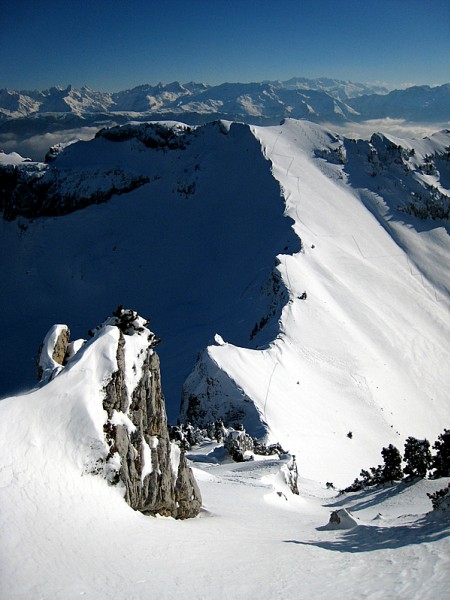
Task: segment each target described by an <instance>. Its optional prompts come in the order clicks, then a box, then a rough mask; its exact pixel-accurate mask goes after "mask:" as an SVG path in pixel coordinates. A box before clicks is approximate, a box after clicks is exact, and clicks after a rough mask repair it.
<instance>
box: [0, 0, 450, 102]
mask: <svg viewBox="0 0 450 600" xmlns="http://www.w3.org/2000/svg"><path fill="white" fill-rule="evenodd" d="M449 18H450V5H449V4H448V3H447V2H446V1H445V0H430V2H428V3H427V5H426V6H424V5H423V4H422V2H420V1H419V0H411V1H410V2H408V5H407V6H405V5H404V4H403V3H392V2H389V1H388V0H379V2H378V3H377V6H376V8H373V7H372V6H362V5H361V4H360V2H359V1H357V0H347V1H346V2H345V3H343V5H341V6H337V5H336V3H335V2H332V1H331V0H324V1H323V2H321V3H320V4H318V3H317V2H313V1H312V0H302V1H301V2H298V1H294V0H281V2H280V3H278V4H277V6H276V7H275V8H274V6H273V4H272V3H271V2H269V1H268V0H259V1H258V2H257V3H256V2H252V1H251V0H250V1H249V2H245V3H242V2H239V1H238V0H228V2H226V3H224V2H222V1H219V0H191V2H189V3H186V2H182V1H181V0H169V1H168V2H166V3H165V4H164V6H162V5H160V4H158V3H156V2H144V1H143V0H132V1H131V2H129V3H127V5H126V6H124V5H123V3H120V2H118V1H117V0H110V1H109V2H105V1H104V0H95V1H92V2H90V3H86V2H84V1H82V0H75V1H72V2H68V0H62V1H60V2H56V0H51V1H50V2H49V3H47V5H46V10H42V8H41V7H40V6H39V5H38V4H37V3H36V2H33V1H32V0H24V1H23V2H21V3H20V5H16V4H12V3H11V4H8V5H6V6H5V7H3V14H2V22H1V24H0V51H1V53H2V57H3V77H2V82H1V87H2V88H6V89H11V90H21V91H22V90H46V89H49V88H51V87H56V86H61V87H62V88H63V89H65V88H66V87H67V85H65V84H64V82H67V81H70V84H71V85H73V87H74V88H81V87H83V86H86V87H89V88H91V89H94V90H102V91H105V92H115V91H120V90H124V89H130V88H134V87H137V86H139V85H145V84H143V83H142V82H147V81H150V82H152V81H155V82H174V81H178V82H191V81H194V82H203V83H207V84H208V85H210V86H215V85H219V84H221V83H243V84H244V83H255V82H261V81H276V80H281V81H286V80H289V79H291V78H292V77H304V78H306V79H318V78H323V77H325V78H330V79H339V80H342V81H350V82H358V83H369V84H377V85H383V86H386V87H389V88H394V89H399V88H404V87H410V86H412V85H430V86H436V85H442V84H445V83H448V72H449V69H448V66H449V64H448V63H449V61H448V58H447V60H445V57H448V56H449V43H448V31H447V23H448V20H449ZM297 73H301V75H296V74H297ZM148 85H157V84H152V83H150V84H148Z"/></svg>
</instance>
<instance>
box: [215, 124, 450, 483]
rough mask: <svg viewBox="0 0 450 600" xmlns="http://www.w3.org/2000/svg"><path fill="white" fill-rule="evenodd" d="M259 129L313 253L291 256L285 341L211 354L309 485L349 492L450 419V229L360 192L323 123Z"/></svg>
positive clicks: (283, 258)
mask: <svg viewBox="0 0 450 600" xmlns="http://www.w3.org/2000/svg"><path fill="white" fill-rule="evenodd" d="M252 129H253V131H254V133H255V135H256V136H257V137H258V138H259V139H260V142H261V144H262V147H263V150H264V152H265V155H266V156H267V157H268V158H269V159H270V160H271V161H272V165H273V174H274V176H275V177H276V178H277V179H278V181H279V182H280V184H281V186H282V189H283V193H284V196H285V199H286V215H287V216H289V217H291V218H292V219H294V221H295V224H294V229H295V231H296V233H297V234H298V235H299V236H300V237H301V239H302V243H303V251H302V252H299V253H297V254H294V255H292V256H290V255H279V256H278V258H279V260H280V263H281V264H280V266H279V270H280V272H281V274H282V277H283V281H284V282H285V284H286V285H287V288H288V290H289V296H290V300H289V302H288V303H287V304H286V305H285V307H284V309H283V313H282V316H281V321H280V326H281V332H280V334H279V335H278V337H277V339H276V340H275V341H274V342H272V343H271V344H270V345H269V346H268V347H266V348H263V349H249V348H242V347H237V346H235V345H233V344H223V345H217V344H216V345H211V346H209V347H208V350H207V353H208V356H209V359H211V360H212V362H213V363H214V364H215V365H217V366H218V367H219V368H220V369H221V370H223V371H224V372H225V373H226V374H227V375H228V376H229V377H230V378H231V379H232V380H233V381H234V382H235V383H236V386H237V390H238V391H237V392H236V397H237V395H238V394H239V393H240V394H242V392H243V393H244V394H245V396H246V397H248V398H251V399H252V401H253V402H254V404H255V405H256V408H257V410H258V412H259V414H260V416H261V419H262V420H263V421H264V422H265V423H267V424H268V427H269V441H270V442H280V443H281V444H282V446H283V447H285V448H287V449H289V450H290V451H291V452H292V453H294V454H296V455H298V457H299V461H300V468H301V471H302V472H303V473H304V475H305V476H306V477H308V478H311V479H315V478H318V479H319V480H321V481H327V480H330V478H331V480H333V481H334V482H335V483H337V484H338V485H344V484H347V483H349V482H350V481H351V480H352V479H353V478H354V477H355V473H358V472H359V469H360V466H361V465H365V466H366V467H369V466H373V465H374V464H377V463H378V462H379V453H380V449H381V446H383V445H387V444H389V443H393V444H394V445H397V446H399V447H401V448H402V447H403V443H404V440H405V439H406V437H408V436H409V435H413V436H415V437H418V438H424V437H427V438H429V439H430V440H435V439H436V437H437V435H438V434H439V432H440V431H442V429H443V427H444V424H445V423H448V418H449V414H450V406H449V401H448V389H449V388H450V361H449V352H448V350H449V344H448V340H449V339H450V319H449V298H448V292H449V281H450V272H449V265H450V243H449V237H448V232H447V229H448V224H447V225H446V224H445V223H444V222H440V223H439V222H438V223H433V222H431V225H428V226H427V227H424V228H423V229H422V230H419V231H417V230H414V229H413V228H412V227H411V225H410V224H409V223H410V222H411V220H409V221H408V219H407V217H406V215H405V221H406V222H402V221H399V220H396V219H394V218H393V216H392V214H390V212H389V207H388V206H387V204H386V202H383V198H382V197H380V196H379V195H377V194H374V193H370V192H369V191H368V190H367V189H355V188H353V187H350V186H349V185H348V179H347V177H346V174H345V173H344V172H343V167H342V165H330V164H329V163H326V162H325V161H323V160H321V159H317V158H315V151H316V149H317V148H322V147H326V146H328V147H330V146H332V143H330V140H331V139H333V138H332V136H331V137H330V134H328V133H327V132H326V131H325V130H323V129H322V128H321V127H319V126H316V125H314V124H312V123H307V122H300V121H292V120H288V121H286V122H285V124H284V125H282V126H280V127H267V128H259V127H254V128H252ZM334 139H336V138H334ZM446 139H447V144H448V137H447V138H446ZM397 141H399V140H397ZM438 144H441V147H444V143H443V140H442V139H440V138H439V136H436V137H435V138H434V139H432V140H428V142H427V141H426V140H424V141H423V142H419V144H418V149H417V155H419V153H420V152H422V153H423V154H426V153H431V152H432V148H433V147H435V146H436V145H438ZM419 158H420V155H419V156H418V159H419ZM367 179H369V176H367ZM415 224H416V225H418V226H420V225H419V222H418V220H417V219H416V220H415ZM305 290H306V291H307V299H306V300H301V299H300V296H301V294H302V292H303V291H305ZM219 334H220V331H219ZM437 365H439V368H436V367H437ZM226 391H227V393H228V390H226ZM218 394H219V395H220V392H218ZM350 432H352V437H351V438H350V437H347V434H348V433H350Z"/></svg>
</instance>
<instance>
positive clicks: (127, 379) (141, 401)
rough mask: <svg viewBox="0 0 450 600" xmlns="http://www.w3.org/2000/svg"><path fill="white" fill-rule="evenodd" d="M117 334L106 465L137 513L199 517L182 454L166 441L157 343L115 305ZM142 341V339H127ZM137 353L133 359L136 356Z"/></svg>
mask: <svg viewBox="0 0 450 600" xmlns="http://www.w3.org/2000/svg"><path fill="white" fill-rule="evenodd" d="M106 323H107V324H108V325H111V324H114V325H115V326H117V327H118V328H119V330H120V334H119V342H118V345H117V370H116V371H115V372H114V373H113V374H112V377H111V379H110V381H109V382H108V384H107V385H106V386H105V389H104V398H103V407H104V409H105V411H106V413H107V415H108V418H107V421H106V423H105V426H104V431H105V435H106V438H107V442H108V444H109V447H110V450H109V455H108V457H107V461H106V462H107V463H108V462H109V463H110V464H112V465H113V470H114V465H118V468H117V469H116V477H117V479H118V480H120V481H121V482H122V483H123V485H124V486H125V499H126V501H127V502H128V504H129V505H130V506H131V507H132V508H134V509H135V510H139V511H141V512H143V513H146V514H151V515H156V514H160V515H164V516H172V517H175V518H177V519H185V518H189V517H194V516H195V515H197V514H198V513H199V511H200V508H201V495H200V491H199V489H198V486H197V484H196V482H195V479H194V476H193V474H192V471H191V469H190V467H189V466H188V464H187V462H186V458H185V456H184V453H183V452H181V451H180V450H179V449H178V447H177V446H175V445H172V444H171V443H170V440H169V430H168V425H167V416H166V409H165V401H164V396H163V394H162V390H161V375H160V368H159V358H158V355H157V354H156V353H155V352H154V350H153V348H154V346H155V345H156V344H157V343H158V341H159V340H157V338H156V337H155V336H154V334H153V333H151V332H150V331H149V330H148V329H147V327H146V325H147V324H148V323H147V322H146V321H144V320H143V319H142V318H141V317H138V315H137V314H136V313H134V312H133V311H129V310H125V309H122V308H121V307H119V309H118V310H117V311H116V312H115V313H114V315H113V317H112V320H111V319H108V320H107V321H106ZM137 336H138V337H140V338H141V340H140V341H136V340H130V338H136V337H137ZM136 351H137V355H136Z"/></svg>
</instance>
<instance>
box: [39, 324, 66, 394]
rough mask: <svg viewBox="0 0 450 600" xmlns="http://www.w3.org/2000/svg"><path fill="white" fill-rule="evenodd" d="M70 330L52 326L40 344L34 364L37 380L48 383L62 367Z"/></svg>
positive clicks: (62, 326)
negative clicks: (35, 365) (35, 364)
mask: <svg viewBox="0 0 450 600" xmlns="http://www.w3.org/2000/svg"><path fill="white" fill-rule="evenodd" d="M69 337H70V330H69V328H68V327H67V325H53V327H51V328H50V329H49V331H48V333H47V335H46V336H45V338H44V341H43V342H42V344H41V346H40V348H39V351H38V355H37V359H36V363H37V376H38V380H39V381H40V382H42V383H46V382H48V381H50V380H51V379H52V378H53V377H54V376H55V375H56V374H57V373H58V372H59V371H60V369H61V367H62V366H63V365H64V361H65V358H66V353H67V347H68V345H69Z"/></svg>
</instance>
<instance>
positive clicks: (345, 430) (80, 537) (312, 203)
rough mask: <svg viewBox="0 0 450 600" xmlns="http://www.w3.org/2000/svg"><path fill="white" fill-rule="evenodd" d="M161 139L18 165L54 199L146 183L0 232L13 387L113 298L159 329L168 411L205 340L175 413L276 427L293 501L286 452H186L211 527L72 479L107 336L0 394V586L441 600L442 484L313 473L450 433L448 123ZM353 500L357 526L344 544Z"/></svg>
mask: <svg viewBox="0 0 450 600" xmlns="http://www.w3.org/2000/svg"><path fill="white" fill-rule="evenodd" d="M168 127H169V130H172V132H173V133H174V135H175V137H177V139H178V137H179V140H178V141H177V143H176V144H175V145H174V147H173V148H169V147H168V146H167V145H166V146H164V145H163V146H161V147H151V144H149V145H146V144H145V143H144V142H145V140H147V141H148V138H147V137H146V136H147V134H148V133H149V132H148V131H147V130H146V128H145V127H143V126H142V125H138V126H129V127H127V128H126V129H122V130H116V131H115V132H113V133H112V134H111V135H109V134H108V135H106V136H104V135H102V136H99V137H97V138H96V139H95V140H94V141H92V142H88V143H78V144H72V145H71V146H68V147H67V148H65V149H64V150H63V151H62V152H61V153H60V154H58V155H57V157H56V160H55V161H53V162H52V163H51V165H49V166H48V167H47V168H45V166H41V167H39V166H36V165H33V164H32V165H30V177H45V176H47V177H49V178H50V179H51V178H53V179H54V180H55V181H58V182H59V192H60V193H61V196H60V197H61V198H64V199H66V200H67V199H69V197H70V192H71V190H74V189H75V190H76V189H77V185H82V186H88V187H89V186H90V187H89V189H90V190H91V191H93V192H94V193H95V192H96V191H98V189H99V186H103V185H106V183H107V181H108V178H107V177H104V174H105V173H108V172H111V170H113V172H114V169H119V170H122V171H123V172H126V173H131V174H134V175H139V176H145V177H147V178H148V180H149V181H148V183H145V184H144V185H142V186H141V187H139V188H138V189H135V190H134V191H132V192H129V193H125V194H122V195H120V196H117V195H113V196H112V197H111V199H110V200H108V201H107V202H105V203H103V204H93V205H91V206H88V207H86V208H83V209H82V210H76V211H74V212H71V213H70V214H66V215H64V216H59V217H57V216H46V217H42V216H41V217H37V218H34V219H26V218H25V217H23V216H19V217H17V218H16V220H13V221H6V220H4V219H2V220H1V222H0V228H1V231H0V244H1V250H0V271H1V273H2V287H1V291H0V294H1V298H0V302H1V306H2V311H1V314H0V319H1V321H0V330H1V332H2V345H1V352H2V354H1V360H0V364H1V367H2V369H3V371H2V384H3V389H4V390H6V389H7V388H8V387H9V388H10V389H11V388H12V387H13V386H16V387H17V386H18V385H23V386H24V387H25V386H27V387H28V386H29V385H30V382H31V379H32V371H33V370H34V364H33V360H34V358H33V357H34V355H35V352H36V350H37V348H38V345H39V342H40V340H41V339H42V336H43V333H44V332H45V331H47V330H48V328H49V326H50V325H51V324H53V323H58V322H59V323H60V322H68V323H70V325H71V329H72V333H73V334H74V336H75V337H86V329H87V328H88V327H92V326H93V325H95V324H96V323H97V322H99V321H100V320H101V319H103V317H104V316H105V315H106V314H109V313H110V311H111V308H114V307H115V306H117V304H118V303H126V304H129V305H133V306H136V307H137V308H138V309H139V312H142V313H143V314H146V315H149V316H150V317H151V318H152V324H151V325H152V329H154V330H155V331H156V332H157V333H158V335H159V336H161V337H162V338H163V343H162V344H161V345H160V346H158V348H159V349H160V350H159V351H158V353H159V354H160V356H161V362H162V367H163V374H162V386H163V391H164V392H165V393H166V395H167V398H168V401H169V404H170V406H169V409H170V413H171V418H172V420H174V418H176V416H177V414H178V397H179V393H180V390H181V385H182V383H183V381H184V380H185V378H186V376H187V375H188V373H189V370H190V369H192V367H193V366H194V363H195V360H196V356H197V353H198V352H199V351H202V349H203V348H204V347H205V346H207V345H208V344H209V345H208V346H207V348H206V349H205V350H203V351H202V352H200V355H199V357H198V361H197V363H196V365H195V367H194V370H193V372H192V373H191V375H190V376H189V377H188V379H187V381H186V383H185V393H186V400H187V401H189V399H190V396H193V395H197V398H196V399H197V400H198V405H197V406H200V407H207V408H208V410H210V411H211V412H210V414H213V412H214V410H215V409H216V407H221V410H225V411H226V410H228V409H230V408H232V409H233V410H238V411H241V413H242V415H243V417H244V419H245V420H246V425H247V426H248V427H249V429H250V430H252V432H258V433H259V432H261V427H262V426H263V425H264V426H266V427H267V428H268V434H269V437H270V438H271V440H273V441H278V442H281V443H282V445H283V446H285V447H287V448H288V449H289V450H290V451H291V452H293V453H295V454H296V455H297V463H298V466H299V470H300V474H301V475H302V477H301V479H300V480H299V489H300V495H299V496H294V495H292V494H291V492H290V491H289V489H288V487H287V485H286V482H285V477H284V475H283V470H284V468H285V464H284V461H285V459H284V458H280V459H277V460H274V459H273V457H269V458H265V459H263V460H255V461H252V462H248V463H239V464H236V463H231V462H230V459H229V458H227V456H226V453H225V452H224V449H223V447H222V446H221V445H220V444H219V445H217V444H213V443H208V444H205V445H204V446H202V447H200V448H198V449H194V450H193V451H192V452H191V453H190V454H189V458H190V460H191V461H192V463H193V464H194V466H195V469H194V472H195V477H196V479H197V481H198V482H199V486H200V491H201V494H202V497H203V511H202V512H201V513H200V516H199V518H196V519H191V520H190V521H186V522H182V523H180V522H176V521H175V520H173V519H167V518H150V517H145V516H144V515H142V514H141V513H138V512H136V511H133V510H132V509H131V508H130V507H129V506H128V505H127V504H126V503H125V502H124V500H123V497H122V494H121V491H120V489H119V488H117V487H114V486H108V484H107V482H106V481H105V479H103V478H102V477H98V476H95V475H94V474H92V469H91V468H88V469H86V466H88V467H89V465H90V466H91V467H92V462H93V461H94V462H95V460H96V458H97V456H98V451H99V446H98V442H99V440H100V441H101V440H102V439H103V437H102V436H103V429H102V426H103V424H104V416H105V415H104V411H103V410H102V409H101V405H100V404H99V403H95V402H93V399H94V398H95V397H96V396H97V395H98V394H99V393H100V394H101V390H102V389H104V385H105V383H106V381H107V380H108V378H109V377H110V376H111V373H112V372H113V371H114V370H115V369H116V360H117V353H116V350H117V332H116V331H115V328H110V327H106V328H105V329H104V331H103V333H101V334H100V335H99V336H97V338H95V339H94V342H95V343H91V344H89V345H87V346H85V347H84V349H81V350H79V351H78V353H77V354H75V357H74V359H75V360H74V362H73V363H72V364H70V363H69V365H68V366H67V367H66V368H65V371H64V372H63V373H62V375H61V376H57V377H56V378H54V379H53V380H52V381H50V383H48V384H47V385H46V386H45V387H42V388H40V389H37V390H35V391H33V392H32V393H26V394H24V395H19V396H15V397H11V398H7V399H4V400H2V401H1V402H0V446H1V451H0V505H1V506H2V511H1V512H0V568H1V572H2V577H1V578H0V596H1V597H2V598H3V597H4V598H8V600H9V599H11V600H16V599H17V600H19V599H22V600H32V599H34V598H37V597H39V598H40V597H43V598H52V599H53V598H54V599H61V600H67V599H69V600H71V599H72V598H79V597H80V596H86V597H88V598H91V597H92V598H101V599H103V598H105V599H106V598H136V599H141V598H142V599H147V598H149V597H153V596H155V597H158V598H162V599H164V598H167V599H169V598H171V599H178V598H179V599H180V600H181V598H183V599H185V598H191V597H197V598H202V599H205V600H209V599H210V598H215V597H217V598H223V599H225V600H228V599H230V600H231V599H236V598H237V599H239V600H240V599H242V600H244V599H248V598H254V597H258V598H261V599H262V600H272V599H273V598H280V599H281V598H306V597H308V598H315V599H316V598H317V599H319V600H320V599H329V598H330V597H331V596H332V597H334V598H338V599H341V598H342V599H344V598H357V597H367V598H380V597H382V598H386V599H392V600H394V599H397V598H412V599H414V598H417V599H419V598H420V600H424V599H430V600H431V599H432V598H433V599H434V598H444V597H446V593H447V590H448V583H449V579H448V573H449V567H450V563H449V540H450V530H449V526H448V520H447V521H446V520H445V515H444V516H443V517H439V516H437V515H428V514H426V513H428V511H429V510H430V509H431V502H430V501H429V499H428V498H427V496H426V494H427V493H429V492H433V491H435V490H438V489H441V488H443V487H444V486H445V485H447V483H448V481H449V479H448V478H445V479H444V480H433V481H418V482H412V483H409V484H408V483H407V484H404V483H403V484H399V485H398V486H392V487H385V488H379V489H370V490H363V491H361V492H358V493H356V494H349V495H343V496H337V495H336V492H335V491H333V490H332V489H327V488H326V486H325V485H324V482H325V481H332V482H334V483H335V484H336V486H339V485H341V484H347V483H349V482H350V481H351V480H353V479H354V477H355V476H356V475H357V474H358V472H359V470H360V469H361V468H362V467H369V466H372V465H375V464H377V463H378V462H379V460H380V450H381V447H382V446H385V445H387V444H388V443H389V442H393V443H394V444H395V445H397V446H398V447H399V448H401V447H402V445H403V441H404V439H405V437H406V436H409V435H415V436H417V437H423V436H427V437H428V438H429V439H430V441H432V442H433V441H434V440H435V439H436V437H437V434H438V433H440V432H442V430H443V428H444V427H448V417H449V413H450V410H449V408H450V407H449V401H448V394H447V392H448V389H449V384H450V373H449V360H448V340H449V333H450V331H449V330H450V316H449V302H448V292H449V281H450V277H449V264H450V261H449V258H450V243H449V237H448V220H443V219H442V220H436V219H435V220H432V219H430V218H428V219H427V220H421V219H419V218H417V217H416V216H414V215H413V214H411V213H412V212H414V209H412V208H411V206H414V207H416V210H417V211H419V212H420V211H422V210H425V214H428V213H427V212H426V211H430V210H431V208H432V207H434V206H436V205H439V206H441V207H444V209H445V206H446V202H447V200H448V196H449V187H450V186H449V181H450V174H449V170H448V164H449V163H448V152H449V133H448V132H443V133H441V134H438V135H436V136H433V137H432V138H430V139H425V140H399V139H392V138H390V137H389V136H381V135H380V136H374V137H373V138H372V140H371V141H370V142H364V143H359V142H358V143H356V142H351V141H349V140H344V139H341V138H339V137H338V136H335V135H333V134H332V133H330V132H328V131H326V130H325V129H323V128H321V127H319V126H316V125H313V124H311V123H306V122H296V121H292V120H290V121H286V122H285V123H284V124H283V125H281V126H277V127H270V128H260V127H253V128H250V127H248V126H244V125H236V124H230V123H215V124H211V125H208V126H205V127H202V128H198V129H197V130H193V131H187V130H185V128H184V127H183V126H181V125H173V124H171V125H169V126H168ZM167 135H168V137H169V138H170V135H169V133H168V134H167ZM113 138H114V139H113ZM120 138H122V139H121V141H120ZM180 142H183V143H180ZM413 150H414V152H413ZM10 159H11V162H12V163H13V165H14V164H15V165H16V168H24V169H26V163H23V162H22V161H21V160H20V158H18V157H17V156H12V157H10ZM3 162H8V157H5V156H4V157H3V158H2V163H3ZM11 168H13V167H11ZM46 170H48V172H49V173H50V175H44V172H45V171H46ZM33 173H34V174H33ZM51 174H52V175H51ZM61 174H64V175H65V177H60V176H61ZM58 177H60V178H59V179H58ZM280 186H281V190H282V195H283V198H284V202H283V200H282V198H281V196H280ZM56 188H58V186H56V187H55V189H56ZM26 189H27V188H26V186H24V188H23V190H26ZM3 192H4V190H3ZM57 197H58V196H57V189H56V191H55V199H57ZM446 198H447V200H446ZM93 201H94V202H95V197H94V200H93ZM424 207H425V208H424ZM291 227H293V230H292V228H291ZM299 238H301V248H300V242H299ZM275 263H277V267H276V268H275V269H274V265H275ZM305 292H306V295H305V294H304V293H305ZM94 348H96V350H97V351H95V352H94V351H93V349H94ZM137 349H138V350H139V347H138V348H137ZM41 367H42V365H41ZM131 371H133V369H131ZM129 375H130V377H131V378H133V377H134V375H133V374H132V373H131V372H129ZM194 404H195V403H194ZM193 413H195V411H193ZM197 416H198V415H197ZM350 432H351V436H349V434H350ZM102 448H103V446H102V447H101V448H100V450H101V449H102ZM103 450H105V448H103ZM87 471H89V472H87ZM342 508H345V509H347V510H350V511H351V512H352V515H353V516H352V517H351V518H350V519H349V522H350V524H351V525H354V526H352V527H351V529H342V530H339V529H332V528H331V527H330V526H329V525H327V522H328V519H329V515H330V512H331V511H332V510H336V509H342ZM299 565H300V567H299ZM230 573H232V577H231V576H230ZM381 575H382V576H381Z"/></svg>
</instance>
